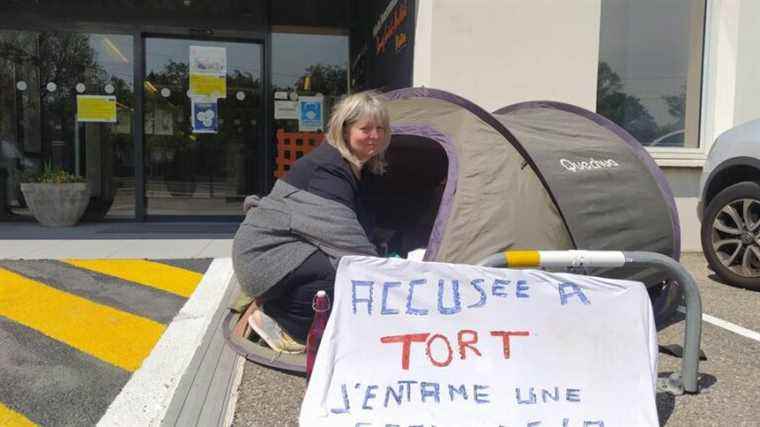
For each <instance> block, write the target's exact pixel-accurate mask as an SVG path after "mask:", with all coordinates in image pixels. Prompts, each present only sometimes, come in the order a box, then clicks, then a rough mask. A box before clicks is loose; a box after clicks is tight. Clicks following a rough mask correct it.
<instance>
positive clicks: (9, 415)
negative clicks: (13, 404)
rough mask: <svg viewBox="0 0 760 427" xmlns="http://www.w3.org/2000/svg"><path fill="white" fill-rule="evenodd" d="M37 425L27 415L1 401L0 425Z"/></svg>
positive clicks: (24, 426)
mask: <svg viewBox="0 0 760 427" xmlns="http://www.w3.org/2000/svg"><path fill="white" fill-rule="evenodd" d="M36 425H37V424H35V423H33V422H31V421H29V420H28V419H27V418H26V417H25V416H23V415H21V414H19V413H18V412H16V411H14V410H13V409H11V408H9V407H7V406H5V405H3V404H2V403H0V426H13V427H16V426H18V427H27V426H36Z"/></svg>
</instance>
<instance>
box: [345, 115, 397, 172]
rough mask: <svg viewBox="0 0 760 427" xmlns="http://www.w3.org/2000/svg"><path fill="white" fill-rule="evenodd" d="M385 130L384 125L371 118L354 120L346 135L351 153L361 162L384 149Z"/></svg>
mask: <svg viewBox="0 0 760 427" xmlns="http://www.w3.org/2000/svg"><path fill="white" fill-rule="evenodd" d="M385 132H387V130H386V129H385V127H383V125H382V124H380V123H378V122H376V121H375V120H373V119H371V118H362V119H360V120H358V121H356V122H354V124H353V125H351V126H350V127H349V129H348V132H347V135H346V140H347V141H348V147H349V148H350V149H351V153H353V155H354V156H356V158H357V159H359V160H361V161H362V162H366V161H367V160H369V159H371V158H372V157H374V156H376V155H377V154H379V153H381V152H382V151H383V150H384V149H385Z"/></svg>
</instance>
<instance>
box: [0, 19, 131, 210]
mask: <svg viewBox="0 0 760 427" xmlns="http://www.w3.org/2000/svg"><path fill="white" fill-rule="evenodd" d="M132 60H133V58H132V37H131V36H125V35H115V34H85V33H74V32H59V31H44V32H32V31H0V144H2V153H1V154H2V155H1V156H0V187H1V188H2V191H0V196H2V197H1V198H2V200H0V207H2V209H0V212H4V213H5V214H6V216H7V215H8V213H9V212H10V213H12V214H18V215H27V214H28V212H27V209H26V205H25V202H24V199H23V195H22V194H21V192H20V190H19V182H20V180H21V179H22V177H23V175H24V174H34V173H35V172H38V171H39V170H40V168H42V167H43V166H50V167H55V168H61V169H63V170H66V171H67V172H70V173H73V174H76V175H79V176H83V177H85V178H86V179H87V183H88V185H89V189H90V197H91V199H90V204H89V206H88V208H87V211H86V212H85V219H90V220H99V219H102V218H103V217H106V216H109V217H133V216H134V150H133V143H132V126H131V123H132V113H133V105H134V104H133V98H134V97H133V93H134V91H133V80H134V79H133V72H132V70H133V66H132ZM79 95H97V96H115V98H116V122H115V123H110V122H108V123H104V122H93V121H82V120H80V119H82V117H81V116H78V112H77V96H79ZM2 216H3V215H0V217H2Z"/></svg>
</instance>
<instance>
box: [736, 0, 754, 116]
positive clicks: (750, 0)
mask: <svg viewBox="0 0 760 427" xmlns="http://www.w3.org/2000/svg"><path fill="white" fill-rule="evenodd" d="M740 12H741V13H739V32H738V33H739V36H738V49H737V54H736V103H735V104H736V106H735V109H734V124H740V123H744V122H747V121H750V120H754V119H757V118H760V96H758V94H760V25H757V18H758V17H760V1H757V0H743V1H742V2H741V7H740Z"/></svg>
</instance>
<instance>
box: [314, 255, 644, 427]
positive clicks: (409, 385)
mask: <svg viewBox="0 0 760 427" xmlns="http://www.w3.org/2000/svg"><path fill="white" fill-rule="evenodd" d="M656 377H657V340H656V331H655V327H654V319H653V316H652V309H651V305H650V302H649V298H648V295H647V292H646V289H645V288H644V286H643V285H642V284H641V283H639V282H632V281H624V280H610V279H602V278H596V277H586V276H579V275H573V274H559V273H547V272H542V271H536V270H507V269H495V268H486V267H477V266H470V265H455V264H443V263H430V262H416V261H408V260H402V259H393V258H389V259H384V258H372V257H344V258H342V260H341V262H340V265H339V268H338V273H337V277H336V281H335V301H334V304H333V309H332V313H331V316H330V320H329V323H328V325H327V328H326V330H325V333H324V336H323V338H322V344H321V346H320V349H319V353H318V355H317V360H316V364H315V369H314V372H313V374H312V377H311V380H310V383H309V386H308V389H307V391H306V396H305V398H304V401H303V404H302V407H301V414H300V423H301V425H302V426H343V425H346V426H359V425H361V426H387V425H395V426H412V425H415V426H431V425H435V426H439V427H440V426H474V425H477V426H494V427H496V426H539V425H542V426H563V427H572V426H583V427H590V426H605V425H606V426H613V425H637V426H642V425H658V418H657V408H656V405H655V381H656Z"/></svg>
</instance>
